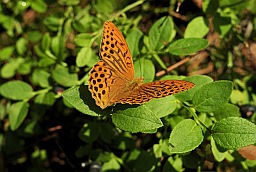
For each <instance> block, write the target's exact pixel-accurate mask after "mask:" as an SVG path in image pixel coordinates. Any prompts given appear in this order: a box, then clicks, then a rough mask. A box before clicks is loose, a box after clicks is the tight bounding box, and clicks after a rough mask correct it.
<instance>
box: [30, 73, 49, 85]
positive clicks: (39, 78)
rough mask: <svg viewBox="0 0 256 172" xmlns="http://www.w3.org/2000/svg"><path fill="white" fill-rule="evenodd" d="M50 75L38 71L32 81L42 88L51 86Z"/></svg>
mask: <svg viewBox="0 0 256 172" xmlns="http://www.w3.org/2000/svg"><path fill="white" fill-rule="evenodd" d="M49 77H50V74H49V73H48V72H47V71H45V70H42V69H36V70H35V71H34V72H33V74H32V80H33V83H34V84H39V85H40V86H41V87H43V88H44V87H48V86H49Z"/></svg>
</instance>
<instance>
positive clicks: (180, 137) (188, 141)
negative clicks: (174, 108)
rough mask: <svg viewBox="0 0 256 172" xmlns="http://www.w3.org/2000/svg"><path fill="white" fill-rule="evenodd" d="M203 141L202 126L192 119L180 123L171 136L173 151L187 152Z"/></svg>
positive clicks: (171, 150)
mask: <svg viewBox="0 0 256 172" xmlns="http://www.w3.org/2000/svg"><path fill="white" fill-rule="evenodd" d="M202 141H203V134H202V130H201V128H200V126H198V125H197V124H196V123H195V121H193V120H191V119H186V120H183V121H181V122H180V123H178V124H177V125H176V126H175V127H174V129H173V131H172V133H171V135H170V138H169V143H170V144H171V145H170V147H169V148H170V152H171V153H186V152H189V151H191V150H193V149H195V148H196V147H198V146H199V145H200V144H201V143H202Z"/></svg>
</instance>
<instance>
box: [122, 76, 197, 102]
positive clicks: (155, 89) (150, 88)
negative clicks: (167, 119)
mask: <svg viewBox="0 0 256 172" xmlns="http://www.w3.org/2000/svg"><path fill="white" fill-rule="evenodd" d="M192 87H194V83H192V82H189V81H184V80H160V81H155V82H149V83H146V84H142V85H141V86H139V87H138V88H137V89H135V90H134V91H133V92H132V93H131V94H130V95H128V96H127V97H125V98H122V99H121V100H120V103H123V104H124V103H129V104H142V103H145V102H148V101H150V100H151V99H152V98H161V97H165V96H169V95H172V94H175V93H179V92H182V91H185V90H189V89H191V88H192Z"/></svg>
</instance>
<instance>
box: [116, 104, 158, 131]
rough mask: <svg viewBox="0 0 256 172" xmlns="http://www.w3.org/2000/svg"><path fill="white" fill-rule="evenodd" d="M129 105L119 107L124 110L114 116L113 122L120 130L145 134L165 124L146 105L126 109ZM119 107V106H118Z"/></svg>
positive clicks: (118, 111)
mask: <svg viewBox="0 0 256 172" xmlns="http://www.w3.org/2000/svg"><path fill="white" fill-rule="evenodd" d="M128 106H129V105H127V106H126V105H122V106H119V107H121V108H122V110H117V111H116V112H115V113H113V115H112V121H113V123H114V124H115V126H117V127H118V128H120V129H122V130H125V131H130V132H133V133H136V132H145V131H148V130H152V129H156V128H159V127H161V126H163V123H162V122H161V120H160V119H159V118H157V117H156V116H155V114H154V113H152V111H151V110H150V109H149V108H148V107H147V106H145V105H141V106H138V107H137V108H133V107H134V106H133V107H131V106H130V107H131V108H126V109H125V107H128ZM116 107H117V106H116Z"/></svg>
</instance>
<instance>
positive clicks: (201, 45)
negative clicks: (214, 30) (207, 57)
mask: <svg viewBox="0 0 256 172" xmlns="http://www.w3.org/2000/svg"><path fill="white" fill-rule="evenodd" d="M207 46H208V41H207V40H206V39H201V38H184V39H179V40H177V41H174V42H173V43H171V44H170V46H169V53H170V54H173V55H178V56H186V55H190V54H193V53H195V52H197V51H199V50H203V49H205V48H206V47H207Z"/></svg>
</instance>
